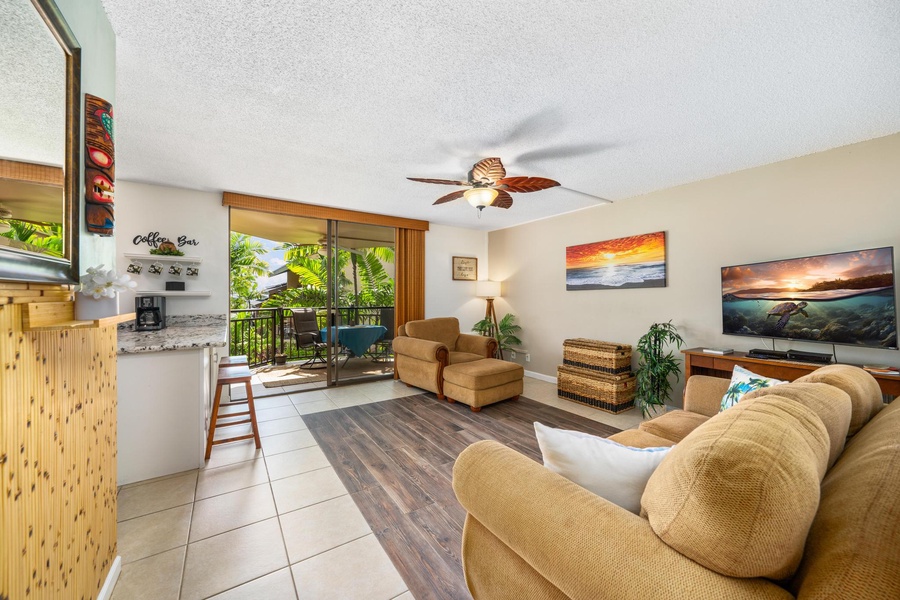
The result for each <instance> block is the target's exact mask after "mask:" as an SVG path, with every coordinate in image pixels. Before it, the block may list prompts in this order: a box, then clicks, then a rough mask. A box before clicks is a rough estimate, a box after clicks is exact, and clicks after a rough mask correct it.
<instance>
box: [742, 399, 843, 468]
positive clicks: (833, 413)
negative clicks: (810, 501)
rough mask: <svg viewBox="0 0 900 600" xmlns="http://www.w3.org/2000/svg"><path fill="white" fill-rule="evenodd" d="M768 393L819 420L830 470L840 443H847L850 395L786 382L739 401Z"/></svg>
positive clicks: (839, 451) (839, 453)
mask: <svg viewBox="0 0 900 600" xmlns="http://www.w3.org/2000/svg"><path fill="white" fill-rule="evenodd" d="M770 394H775V395H777V396H779V397H781V398H790V399H791V400H793V401H794V402H799V403H800V404H802V405H804V406H806V407H808V408H811V409H812V410H813V411H814V412H815V413H816V415H818V417H819V418H820V419H822V423H823V424H824V425H825V429H826V430H828V440H829V443H830V448H831V449H830V450H829V452H828V468H829V469H830V468H831V466H832V465H833V464H834V463H835V461H836V460H837V459H838V457H839V456H840V455H841V452H843V451H844V443H845V442H846V441H847V429H848V427H849V426H850V396H848V395H847V394H846V392H844V391H842V390H839V389H838V388H836V387H834V386H831V385H828V384H825V383H788V384H785V385H779V386H778V387H774V388H763V389H760V390H756V391H755V392H750V393H749V394H747V395H745V396H744V397H743V398H742V399H741V402H746V401H747V400H751V399H753V398H761V397H763V396H768V395H770Z"/></svg>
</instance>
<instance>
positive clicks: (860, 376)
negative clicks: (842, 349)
mask: <svg viewBox="0 0 900 600" xmlns="http://www.w3.org/2000/svg"><path fill="white" fill-rule="evenodd" d="M796 381H797V382H800V383H804V382H805V383H827V384H829V385H833V386H834V387H837V388H840V389H842V390H844V391H845V392H847V394H848V395H849V396H850V402H851V403H852V406H853V409H852V412H851V414H850V430H849V431H848V432H847V435H848V436H850V435H854V434H855V433H856V432H857V431H859V430H860V429H861V428H862V426H863V425H865V424H866V423H867V422H868V421H869V419H871V418H872V417H874V416H875V415H876V414H877V413H878V411H879V410H881V408H882V407H883V406H884V400H883V399H882V396H881V388H880V387H879V385H878V381H876V380H875V378H874V377H872V375H871V374H869V373H867V372H866V371H865V370H863V369H860V368H859V367H852V366H850V365H828V366H826V367H821V368H819V369H816V370H815V371H813V372H812V373H810V374H809V375H804V376H803V377H800V378H799V379H797V380H796Z"/></svg>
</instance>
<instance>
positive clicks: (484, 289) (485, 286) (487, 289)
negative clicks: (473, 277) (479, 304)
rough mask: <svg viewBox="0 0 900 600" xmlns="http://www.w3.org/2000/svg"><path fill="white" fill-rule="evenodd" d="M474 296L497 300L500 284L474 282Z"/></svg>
mask: <svg viewBox="0 0 900 600" xmlns="http://www.w3.org/2000/svg"><path fill="white" fill-rule="evenodd" d="M475 295H476V296H478V297H479V298H498V297H499V296H500V282H499V281H487V280H485V279H483V280H481V281H476V282H475Z"/></svg>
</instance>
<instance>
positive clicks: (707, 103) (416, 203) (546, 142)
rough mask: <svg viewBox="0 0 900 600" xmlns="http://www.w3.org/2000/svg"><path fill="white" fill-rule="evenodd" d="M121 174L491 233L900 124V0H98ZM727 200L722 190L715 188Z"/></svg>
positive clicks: (896, 127)
mask: <svg viewBox="0 0 900 600" xmlns="http://www.w3.org/2000/svg"><path fill="white" fill-rule="evenodd" d="M103 4H104V6H105V8H106V10H107V13H108V15H109V18H110V21H111V23H112V26H113V29H114V30H115V32H116V34H117V53H118V54H117V95H116V97H117V105H116V107H115V112H116V130H117V148H116V157H117V162H118V165H117V176H118V177H120V178H123V179H130V180H137V181H145V182H152V183H159V184H165V185H174V186H180V187H187V188H197V189H204V190H223V189H224V190H230V191H236V192H244V193H250V194H258V195H262V196H269V197H275V198H285V199H288V200H296V201H301V202H310V203H316V204H327V205H332V206H339V207H346V208H353V209H359V210H367V211H372V212H378V213H387V214H396V215H406V216H410V217H414V218H419V219H427V220H429V221H432V222H434V223H442V224H447V225H458V226H464V227H472V228H478V229H486V230H492V229H498V228H503V227H508V226H511V225H515V224H518V223H523V222H527V221H531V220H535V219H540V218H545V217H548V216H551V215H555V214H559V213H563V212H568V211H573V210H578V209H581V208H585V207H588V206H593V205H595V204H596V202H597V201H596V200H593V199H591V198H588V197H585V196H583V195H579V194H576V193H573V192H568V191H566V190H559V189H554V190H548V191H543V192H537V193H533V194H514V195H513V197H514V200H515V204H514V206H513V207H512V208H511V209H509V210H502V209H493V208H488V209H485V210H484V214H483V216H482V218H481V219H477V218H476V211H475V210H474V209H473V208H471V207H470V206H468V204H466V203H465V201H463V200H459V201H456V202H453V203H450V204H445V205H441V206H432V205H431V202H433V201H434V200H435V199H437V198H438V197H439V196H442V195H444V194H446V193H449V192H451V191H453V190H454V189H455V188H451V187H447V186H438V185H427V184H422V183H413V182H410V181H407V180H406V179H405V177H406V176H418V177H441V178H457V177H461V176H463V175H464V173H465V172H466V171H467V170H468V169H469V168H471V165H472V163H474V162H475V161H477V160H479V159H481V158H484V157H488V156H499V157H501V158H502V159H503V160H504V162H505V164H506V166H507V170H508V172H509V174H510V175H539V176H545V177H552V178H554V179H557V180H559V181H560V182H561V183H562V184H563V186H566V187H567V188H570V189H572V190H578V191H580V192H583V193H586V194H592V195H596V196H602V197H604V198H609V199H612V200H615V201H619V200H623V199H626V198H629V197H633V196H635V195H638V194H643V193H646V192H650V191H653V190H657V189H662V188H667V187H671V186H673V185H677V184H681V183H686V182H690V181H696V180H699V179H705V178H708V177H713V176H716V175H720V174H724V173H729V172H733V171H736V170H740V169H745V168H748V167H753V166H757V165H762V164H767V163H771V162H775V161H779V160H784V159H788V158H792V157H796V156H801V155H805V154H809V153H812V152H817V151H821V150H825V149H828V148H833V147H837V146H842V145H845V144H849V143H853V142H859V141H863V140H867V139H871V138H875V137H880V136H883V135H887V134H891V133H895V132H897V131H900V94H898V92H900V3H898V2H897V0H869V1H866V0H860V1H855V2H824V1H821V0H819V1H809V0H805V1H804V0H799V1H792V2H784V1H783V0H776V1H757V0H754V1H750V2H747V1H737V0H735V1H725V2H723V1H722V0H715V1H711V0H710V1H705V0H697V1H671V2H661V1H659V0H610V1H605V2H593V1H584V2H582V1H577V0H565V1H564V0H519V1H515V2H507V1H495V2H485V1H483V0H479V1H477V2H476V1H473V0H453V1H449V2H447V1H425V0H419V1H416V0H408V1H406V2H359V1H357V2H347V1H342V0H335V1H329V2H325V1H317V2H308V1H307V2H296V1H291V0H245V1H243V2H222V1H221V0H154V1H152V2H135V1H133V0H103ZM722 201H723V202H727V201H728V199H727V198H723V199H722Z"/></svg>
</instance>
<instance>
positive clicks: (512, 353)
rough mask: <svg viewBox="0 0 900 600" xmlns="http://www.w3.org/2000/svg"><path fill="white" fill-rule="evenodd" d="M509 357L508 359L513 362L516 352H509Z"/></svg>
mask: <svg viewBox="0 0 900 600" xmlns="http://www.w3.org/2000/svg"><path fill="white" fill-rule="evenodd" d="M509 357H510V358H511V359H513V360H516V352H515V350H510V351H509Z"/></svg>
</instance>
